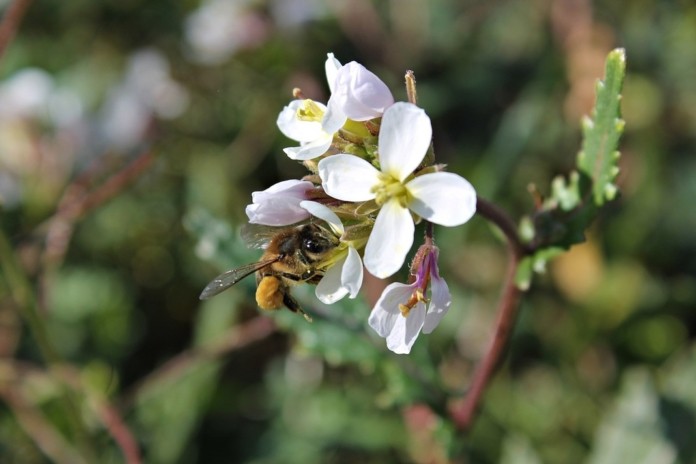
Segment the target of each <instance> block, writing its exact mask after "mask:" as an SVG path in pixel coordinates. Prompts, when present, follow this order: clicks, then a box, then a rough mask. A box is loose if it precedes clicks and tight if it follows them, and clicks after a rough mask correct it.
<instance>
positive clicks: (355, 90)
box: [246, 53, 476, 353]
mask: <svg viewBox="0 0 696 464" xmlns="http://www.w3.org/2000/svg"><path fill="white" fill-rule="evenodd" d="M325 69H326V77H327V82H328V86H329V89H330V90H331V96H330V98H329V100H328V102H327V103H326V105H324V104H323V103H320V102H317V101H314V100H311V99H308V98H305V97H304V95H302V92H301V91H299V90H296V91H295V92H294V95H295V97H296V99H295V100H293V101H292V102H291V103H290V104H288V105H287V106H286V107H285V108H283V110H282V111H281V112H280V114H279V116H278V119H277V125H278V127H279V129H280V130H281V132H282V133H283V134H285V135H286V136H287V137H288V138H290V139H292V140H295V141H297V142H299V144H300V145H299V146H295V147H288V148H285V149H284V151H285V153H286V154H287V155H288V156H289V157H290V158H291V159H294V160H298V161H301V162H303V164H304V165H305V166H306V167H307V168H308V169H309V170H310V173H309V175H308V176H307V177H305V178H304V179H301V180H286V181H283V182H279V183H278V184H275V185H274V186H271V187H269V188H268V189H266V190H264V191H261V192H254V193H253V195H252V203H251V204H250V205H248V206H247V209H246V212H247V215H248V217H249V222H250V223H254V224H264V225H267V226H274V227H287V226H289V225H293V224H305V223H308V224H311V223H313V222H317V221H320V222H322V224H321V226H320V227H322V228H323V229H324V230H327V231H330V233H331V234H333V236H334V238H333V239H332V240H333V245H332V247H331V248H330V249H328V250H327V252H326V253H325V254H324V255H323V256H322V260H321V266H320V270H319V271H318V272H316V274H315V276H314V277H313V279H311V282H310V283H313V284H316V296H317V298H318V299H319V300H320V301H322V302H323V303H326V304H332V303H335V302H337V301H339V300H340V299H342V298H344V297H346V296H348V297H349V298H355V297H357V295H358V292H359V290H360V287H361V285H362V282H363V277H364V273H363V265H364V267H365V268H366V269H367V271H369V272H370V273H371V274H372V275H374V276H376V277H379V278H386V277H390V276H392V275H394V274H395V273H396V272H398V271H399V270H400V269H401V268H402V267H403V265H404V261H405V259H406V256H407V254H408V253H409V251H410V250H411V248H412V246H413V243H414V231H415V224H416V223H418V222H420V221H425V222H426V223H427V226H426V228H425V230H426V236H425V242H424V244H423V245H421V246H420V248H419V251H418V252H417V253H416V257H415V258H414V261H413V264H412V266H411V271H410V276H411V277H410V280H411V282H409V283H407V284H402V283H392V284H390V285H388V286H387V287H386V289H385V290H384V292H383V293H382V296H381V297H380V298H379V299H378V301H377V303H376V305H375V307H374V309H373V310H372V313H371V315H370V317H369V325H370V326H371V327H372V328H373V329H374V330H375V331H376V332H377V334H378V335H380V336H381V337H383V338H385V339H386V341H387V347H388V348H389V349H390V350H392V351H393V352H395V353H408V352H410V350H411V347H412V346H413V344H414V342H415V340H416V338H417V336H418V335H419V334H420V333H421V332H423V333H429V332H431V331H432V330H433V329H434V328H435V327H436V326H437V324H438V322H439V321H440V319H441V318H442V317H443V316H444V315H445V314H446V312H447V310H448V308H449V306H450V304H451V297H450V293H449V289H448V287H447V284H446V283H445V281H444V279H443V278H442V277H441V276H440V274H439V270H438V266H437V258H438V252H439V251H438V248H437V247H436V246H435V245H434V241H433V227H432V225H433V224H438V225H442V226H447V227H453V226H458V225H461V224H464V223H466V222H467V221H468V220H469V219H470V218H471V217H472V216H473V215H474V213H475V212H476V191H475V189H474V187H473V186H472V185H471V184H470V183H469V182H468V181H467V180H466V179H464V178H463V177H461V176H459V175H457V174H454V173H449V172H444V167H443V166H441V165H435V164H434V162H433V161H432V160H431V159H430V158H429V157H426V155H427V154H428V153H429V151H430V150H431V142H432V128H431V123H430V118H429V117H428V115H427V114H426V113H425V111H424V110H423V109H422V108H419V107H418V106H416V105H415V104H414V103H413V102H396V103H395V102H394V98H393V96H392V94H391V92H390V91H389V89H388V88H387V86H386V85H385V84H384V82H382V81H381V80H380V79H379V78H378V77H377V76H376V75H374V74H373V73H371V72H370V71H368V70H367V69H366V68H365V67H364V66H362V65H360V64H358V63H356V62H350V63H348V64H346V65H341V63H340V62H339V61H338V60H337V59H336V58H334V56H333V54H331V53H329V54H328V57H327V60H326V63H325ZM412 100H414V101H415V98H413V99H412Z"/></svg>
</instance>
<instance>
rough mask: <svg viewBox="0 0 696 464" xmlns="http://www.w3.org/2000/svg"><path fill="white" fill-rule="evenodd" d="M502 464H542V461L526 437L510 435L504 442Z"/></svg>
mask: <svg viewBox="0 0 696 464" xmlns="http://www.w3.org/2000/svg"><path fill="white" fill-rule="evenodd" d="M500 464H541V459H540V458H539V456H538V455H537V453H536V451H534V448H533V447H532V444H531V443H530V442H529V440H528V439H527V438H526V437H523V436H521V435H510V436H508V437H507V438H505V441H504V442H503V453H502V456H501V457H500Z"/></svg>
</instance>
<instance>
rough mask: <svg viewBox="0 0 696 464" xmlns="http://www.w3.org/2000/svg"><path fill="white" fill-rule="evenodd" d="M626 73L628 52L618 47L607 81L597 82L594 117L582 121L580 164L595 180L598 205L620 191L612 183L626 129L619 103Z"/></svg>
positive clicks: (608, 64) (610, 61)
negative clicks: (620, 140) (621, 139)
mask: <svg viewBox="0 0 696 464" xmlns="http://www.w3.org/2000/svg"><path fill="white" fill-rule="evenodd" d="M625 74H626V54H625V51H624V50H623V49H621V48H617V49H616V50H614V51H612V52H611V53H609V55H608V56H607V61H606V68H605V77H604V80H602V81H598V82H597V86H596V92H597V98H596V100H595V107H594V109H593V110H592V117H591V118H584V119H583V122H582V132H583V143H582V150H581V151H580V153H579V154H578V160H577V165H578V169H579V170H580V171H581V172H584V173H585V174H587V175H588V176H589V177H590V178H591V179H592V181H593V184H592V197H593V199H594V203H595V205H597V206H601V205H603V204H604V203H605V202H606V201H609V200H612V199H613V198H614V197H615V196H616V193H617V188H616V185H614V183H613V182H614V179H615V178H616V175H617V174H618V166H617V161H618V159H619V152H618V151H617V147H618V144H619V138H620V137H621V134H622V132H623V129H624V121H623V119H621V108H620V103H621V87H622V85H623V80H624V76H625Z"/></svg>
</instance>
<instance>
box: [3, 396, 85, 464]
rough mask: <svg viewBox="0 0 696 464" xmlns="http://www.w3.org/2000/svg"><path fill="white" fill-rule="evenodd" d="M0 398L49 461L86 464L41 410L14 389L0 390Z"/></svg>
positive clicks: (65, 463)
mask: <svg viewBox="0 0 696 464" xmlns="http://www.w3.org/2000/svg"><path fill="white" fill-rule="evenodd" d="M0 398H2V399H3V400H5V403H6V404H7V406H8V407H9V408H10V410H12V412H13V413H14V415H15V418H16V419H17V423H18V424H19V425H20V427H21V428H22V429H24V432H26V434H27V435H28V436H29V437H30V438H31V439H32V440H33V441H34V443H35V444H36V446H37V447H38V448H39V449H40V450H41V452H43V453H44V454H45V455H46V456H47V457H48V458H50V459H51V461H53V462H56V463H57V464H86V461H85V460H84V459H83V458H82V456H80V454H79V453H78V452H77V451H76V450H75V449H74V448H73V447H72V446H71V445H70V443H68V442H67V441H66V440H65V438H64V437H63V436H62V435H61V434H60V433H58V431H57V429H56V428H55V427H54V426H53V424H51V423H50V422H49V421H48V419H46V417H45V415H44V414H43V413H42V412H41V410H40V409H39V408H38V407H36V406H35V405H34V404H32V402H31V401H29V400H27V398H25V396H24V395H23V394H22V392H21V391H19V390H18V389H16V388H10V387H2V388H0Z"/></svg>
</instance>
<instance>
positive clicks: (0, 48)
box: [0, 0, 31, 58]
mask: <svg viewBox="0 0 696 464" xmlns="http://www.w3.org/2000/svg"><path fill="white" fill-rule="evenodd" d="M30 4H31V0H14V1H13V2H12V3H11V4H10V6H8V7H7V10H6V11H5V14H4V15H3V17H2V20H0V58H2V55H3V54H4V53H5V50H6V49H7V47H8V45H10V42H11V41H12V39H13V38H14V36H15V34H16V33H17V29H18V28H19V25H20V23H21V22H22V18H23V17H24V13H26V11H27V9H28V8H29V5H30Z"/></svg>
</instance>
